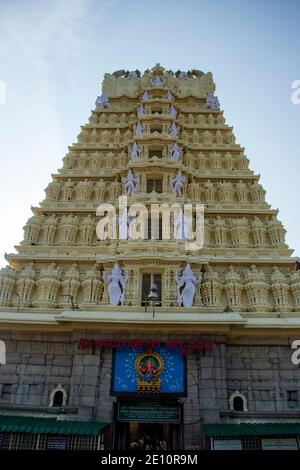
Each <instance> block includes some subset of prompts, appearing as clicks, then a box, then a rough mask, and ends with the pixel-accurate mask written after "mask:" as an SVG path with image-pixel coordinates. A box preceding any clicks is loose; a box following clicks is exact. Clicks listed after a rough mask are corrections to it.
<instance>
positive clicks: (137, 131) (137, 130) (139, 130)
mask: <svg viewBox="0 0 300 470" xmlns="http://www.w3.org/2000/svg"><path fill="white" fill-rule="evenodd" d="M135 135H136V136H137V137H141V136H142V135H143V126H142V124H141V123H140V122H139V123H138V124H137V125H136V126H135Z"/></svg>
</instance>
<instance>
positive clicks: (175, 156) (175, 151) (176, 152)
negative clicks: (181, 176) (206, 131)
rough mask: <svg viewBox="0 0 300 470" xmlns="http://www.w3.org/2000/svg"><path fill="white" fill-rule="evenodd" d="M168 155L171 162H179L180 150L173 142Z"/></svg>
mask: <svg viewBox="0 0 300 470" xmlns="http://www.w3.org/2000/svg"><path fill="white" fill-rule="evenodd" d="M170 155H171V158H172V160H175V162H178V161H179V159H180V156H181V150H180V148H179V147H178V145H177V143H176V142H175V144H173V145H172V147H171V148H170Z"/></svg>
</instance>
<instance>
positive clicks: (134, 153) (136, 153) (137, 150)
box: [131, 142, 142, 162]
mask: <svg viewBox="0 0 300 470" xmlns="http://www.w3.org/2000/svg"><path fill="white" fill-rule="evenodd" d="M141 153H142V149H141V147H139V146H138V145H136V142H134V144H133V146H132V147H131V160H132V161H133V162H136V161H137V160H138V159H139V158H141Z"/></svg>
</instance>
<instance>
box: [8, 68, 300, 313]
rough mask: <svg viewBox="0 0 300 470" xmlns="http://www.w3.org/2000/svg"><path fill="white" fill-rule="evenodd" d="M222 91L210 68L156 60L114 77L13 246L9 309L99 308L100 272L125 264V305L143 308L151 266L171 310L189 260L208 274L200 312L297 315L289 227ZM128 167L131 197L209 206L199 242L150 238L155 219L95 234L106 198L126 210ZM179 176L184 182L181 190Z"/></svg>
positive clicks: (299, 286) (197, 302) (298, 294)
mask: <svg viewBox="0 0 300 470" xmlns="http://www.w3.org/2000/svg"><path fill="white" fill-rule="evenodd" d="M214 89H215V86H214V83H213V80H212V75H211V74H210V73H207V74H203V73H202V72H199V71H191V72H188V73H183V72H178V73H173V72H171V71H168V72H167V71H165V70H164V69H163V68H162V67H161V66H159V65H157V66H156V67H154V68H153V69H152V70H151V71H146V72H145V73H144V74H143V75H142V76H141V74H140V73H139V72H131V73H127V74H126V73H125V72H123V71H120V72H116V73H114V74H112V75H109V74H106V75H105V78H104V83H103V93H104V95H103V96H104V99H103V96H102V97H101V98H99V99H98V102H97V103H98V104H97V106H96V109H95V110H93V111H92V114H91V116H90V118H89V122H88V124H86V125H84V126H82V128H81V132H80V134H79V135H78V139H77V143H75V144H73V145H72V146H70V147H69V151H68V153H67V155H66V156H65V157H64V159H63V167H62V168H61V169H60V170H59V171H58V173H56V174H54V175H53V176H52V181H51V182H50V183H49V185H48V187H47V188H46V190H45V192H46V198H45V200H44V201H43V202H42V203H41V204H40V206H39V207H33V208H32V210H33V217H32V218H30V219H29V220H28V222H27V224H26V225H25V227H24V240H23V241H22V243H21V244H20V245H19V246H18V247H17V251H18V253H17V254H9V255H7V260H8V261H9V263H10V267H7V268H5V269H3V270H2V272H1V284H0V286H1V292H0V304H1V307H2V308H5V309H7V308H9V309H12V310H14V309H16V308H18V311H21V310H25V311H37V310H38V311H45V312H46V311H51V310H52V309H64V310H65V309H67V308H70V307H71V306H72V305H73V306H75V308H78V309H80V310H86V309H88V310H99V309H101V308H102V307H104V306H105V305H108V304H109V296H108V292H107V287H108V284H107V283H104V282H103V274H104V273H108V274H109V272H111V270H112V267H113V265H114V263H115V262H117V263H118V264H119V265H120V267H121V269H123V270H124V271H126V270H127V271H128V275H129V279H128V282H127V285H126V292H125V293H124V294H125V301H124V307H138V306H141V303H142V302H143V292H142V290H143V280H142V278H143V274H154V275H157V278H156V279H157V280H158V281H157V282H159V284H160V285H159V290H160V292H159V295H161V299H159V300H160V301H161V308H167V309H168V308H172V310H173V309H174V307H176V306H178V304H177V300H176V298H177V297H176V291H177V287H176V282H175V275H176V271H179V272H180V271H182V269H183V268H184V267H185V265H186V263H190V266H191V269H192V270H193V272H194V274H195V275H196V276H197V277H198V278H199V279H200V278H201V282H199V283H198V284H197V288H196V293H195V296H194V299H193V304H192V307H191V311H197V312H223V311H224V310H225V309H226V308H227V310H229V311H237V312H240V313H241V314H242V315H243V316H247V317H249V316H256V317H257V316H268V317H270V315H271V316H272V315H274V316H276V315H277V312H281V314H282V315H286V314H292V315H295V312H299V310H300V277H299V272H300V271H295V260H294V259H292V258H291V253H292V251H291V250H290V249H289V248H288V247H287V245H286V244H285V230H284V228H283V226H282V224H281V223H280V221H278V219H277V210H273V209H271V208H270V206H269V205H268V204H267V203H266V201H265V191H264V189H263V188H262V187H261V185H260V184H259V176H257V175H255V174H254V173H253V172H252V171H251V170H250V169H249V168H248V163H249V161H248V158H247V157H246V156H245V154H244V149H243V148H242V147H241V146H240V145H239V144H237V143H236V141H235V137H234V135H233V132H232V127H230V126H228V125H227V124H226V123H225V118H224V116H223V112H222V111H221V110H220V109H219V103H218V100H217V99H216V97H213V93H214ZM106 97H108V98H106ZM128 171H131V174H132V175H133V178H136V179H137V181H138V183H137V188H136V190H135V191H134V192H133V194H131V193H130V192H129V196H128V206H130V204H132V203H133V202H134V203H136V202H141V203H143V204H145V205H146V206H147V207H149V206H150V204H162V203H167V204H169V205H172V204H174V203H180V204H183V203H192V204H193V205H194V206H195V205H196V204H197V203H198V204H200V203H202V204H204V205H205V239H204V240H205V244H204V247H203V248H202V249H199V250H190V251H188V250H187V248H186V243H185V241H184V240H174V235H172V233H171V237H173V239H171V240H162V239H161V238H162V236H161V228H160V233H159V235H158V239H151V228H150V227H151V222H150V220H149V228H148V233H147V234H146V236H148V237H147V238H146V239H144V240H118V239H115V240H110V241H109V242H108V241H107V240H99V239H97V233H96V225H97V221H99V217H98V218H97V216H96V210H97V207H98V206H99V205H100V204H101V203H104V202H105V203H110V204H113V205H115V206H116V207H118V197H119V196H121V195H122V194H126V193H127V192H128V191H126V188H125V189H124V180H125V181H126V177H127V175H128ZM178 174H181V175H183V179H182V180H183V181H184V182H183V183H182V184H181V186H182V188H181V191H175V190H174V185H173V188H172V180H173V179H174V178H175V177H176V175H178ZM122 184H123V187H122ZM130 194H131V195H130ZM149 213H150V208H149ZM152 238H153V237H152ZM144 277H145V279H146V278H147V276H144ZM145 282H147V281H145ZM293 312H294V313H293ZM181 314H182V315H184V311H182V313H181Z"/></svg>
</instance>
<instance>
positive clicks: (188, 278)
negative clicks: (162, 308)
mask: <svg viewBox="0 0 300 470" xmlns="http://www.w3.org/2000/svg"><path fill="white" fill-rule="evenodd" d="M175 280H176V284H177V302H178V305H179V307H182V306H183V307H191V306H192V305H193V301H194V295H195V292H196V284H198V282H199V279H197V277H196V276H195V275H194V273H193V271H192V269H191V267H190V265H189V263H188V264H187V265H186V267H185V268H184V270H183V271H182V274H181V276H178V272H177V273H176V276H175Z"/></svg>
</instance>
